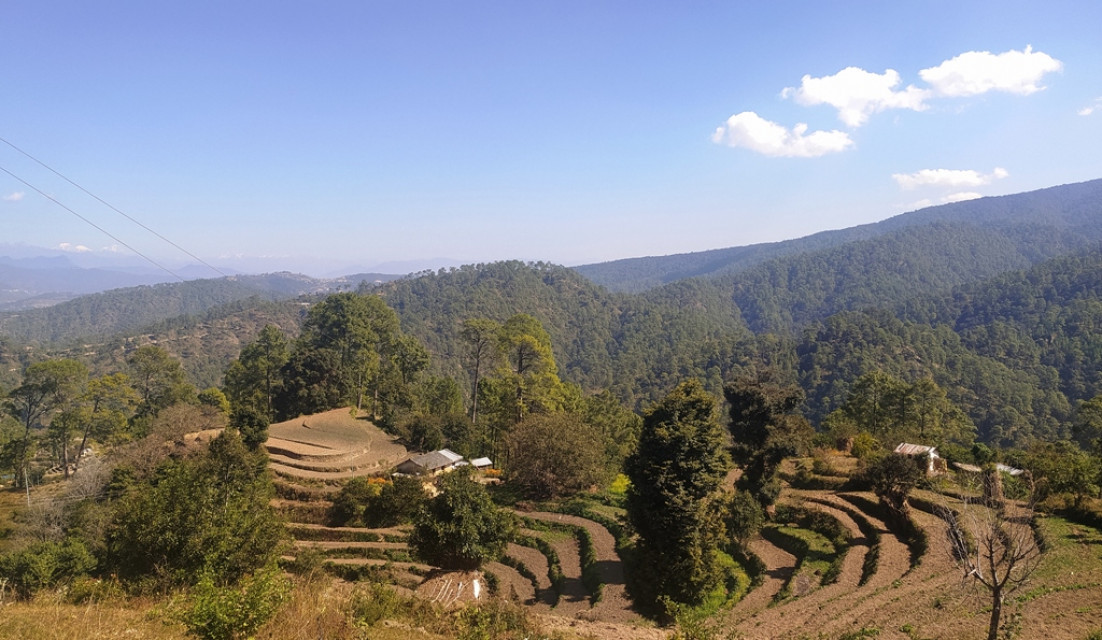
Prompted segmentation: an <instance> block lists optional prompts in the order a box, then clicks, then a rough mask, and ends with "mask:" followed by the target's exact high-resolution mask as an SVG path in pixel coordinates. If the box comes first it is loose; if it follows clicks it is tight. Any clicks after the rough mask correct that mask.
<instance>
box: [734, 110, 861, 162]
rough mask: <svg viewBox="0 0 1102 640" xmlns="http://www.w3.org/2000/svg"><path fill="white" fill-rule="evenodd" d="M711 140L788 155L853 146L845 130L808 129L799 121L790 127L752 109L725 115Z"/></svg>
mask: <svg viewBox="0 0 1102 640" xmlns="http://www.w3.org/2000/svg"><path fill="white" fill-rule="evenodd" d="M712 142H715V143H716V144H725V145H727V146H729V147H745V148H747V149H750V150H751V151H757V152H758V153H761V154H764V155H767V156H775V157H789V158H816V157H818V156H823V155H826V154H828V153H837V152H839V151H845V150H846V149H848V148H850V147H852V146H853V140H851V139H850V137H849V135H848V134H846V132H844V131H837V130H833V131H813V132H811V133H807V125H806V124H802V123H801V124H797V125H796V126H795V127H793V128H792V129H791V130H789V129H787V128H785V127H784V126H782V125H779V124H777V123H776V122H770V121H769V120H766V119H765V118H762V117H761V116H759V115H758V114H756V113H754V112H753V111H743V112H742V113H738V114H735V115H733V116H731V117H730V118H728V119H727V122H725V123H724V124H723V125H722V126H720V127H718V128H717V129H716V131H715V133H714V134H712Z"/></svg>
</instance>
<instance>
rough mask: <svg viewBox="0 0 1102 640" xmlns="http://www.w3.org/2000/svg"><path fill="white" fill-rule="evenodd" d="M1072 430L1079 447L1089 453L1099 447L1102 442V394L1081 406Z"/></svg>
mask: <svg viewBox="0 0 1102 640" xmlns="http://www.w3.org/2000/svg"><path fill="white" fill-rule="evenodd" d="M1071 429H1072V431H1071V432H1072V434H1073V435H1074V436H1075V441H1076V442H1078V443H1079V446H1081V447H1083V448H1084V449H1086V450H1088V451H1090V450H1091V449H1093V448H1095V447H1096V446H1097V444H1098V443H1099V441H1100V440H1102V394H1099V395H1097V396H1095V397H1093V398H1091V399H1090V400H1086V401H1084V402H1082V403H1081V404H1080V405H1079V408H1078V409H1076V411H1075V420H1074V421H1073V422H1072V427H1071Z"/></svg>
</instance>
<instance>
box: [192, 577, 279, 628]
mask: <svg viewBox="0 0 1102 640" xmlns="http://www.w3.org/2000/svg"><path fill="white" fill-rule="evenodd" d="M289 592H290V582H288V581H287V579H286V578H284V577H283V576H282V575H281V574H280V571H279V568H278V567H277V566H276V565H275V564H274V563H273V564H270V565H268V566H267V567H265V568H264V569H261V570H260V571H258V572H256V573H254V574H253V575H251V576H247V577H246V578H244V579H242V580H241V581H240V582H239V583H238V584H237V586H235V587H219V586H216V585H215V582H214V579H213V578H212V577H211V575H210V574H209V573H204V574H203V576H202V577H201V578H200V579H199V583H198V584H197V585H196V586H195V588H194V590H193V591H192V593H191V595H190V597H189V605H188V606H187V608H186V609H185V611H184V612H183V615H182V616H181V618H182V621H183V623H184V624H185V625H186V626H187V628H188V630H189V631H191V632H192V633H194V634H195V635H197V636H199V637H201V638H206V639H207V640H235V639H236V638H242V637H248V636H251V635H252V634H254V633H255V632H256V630H257V629H259V628H260V627H261V625H263V624H264V623H265V622H267V621H268V619H270V618H271V617H272V615H274V614H275V612H276V611H277V610H278V609H279V607H280V606H281V605H282V604H283V603H284V601H286V599H287V596H288V594H289Z"/></svg>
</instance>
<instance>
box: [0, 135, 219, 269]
mask: <svg viewBox="0 0 1102 640" xmlns="http://www.w3.org/2000/svg"><path fill="white" fill-rule="evenodd" d="M0 142H3V143H4V144H6V145H8V146H9V147H11V148H12V149H15V150H16V151H18V152H19V153H21V154H23V155H24V156H26V157H28V158H30V159H31V160H33V161H35V162H37V163H38V164H39V165H40V166H42V167H43V168H45V169H46V170H47V171H49V172H50V173H53V174H54V175H56V176H57V177H59V178H61V179H62V180H64V181H65V182H68V183H69V184H71V185H73V186H74V187H76V188H77V189H80V190H81V191H83V192H84V193H85V194H87V195H89V196H91V197H92V198H95V199H96V200H97V201H98V202H99V203H100V204H102V205H104V206H105V207H107V208H108V209H111V210H112V211H114V212H115V213H117V214H119V215H120V216H122V217H124V218H126V219H127V220H129V221H131V222H133V223H134V224H136V225H138V226H139V227H141V228H142V229H145V230H146V231H148V232H149V233H152V234H153V235H155V236H157V237H158V238H160V239H161V240H164V241H165V242H167V243H168V244H170V245H172V246H174V247H176V248H177V249H179V250H180V251H181V252H183V253H186V254H187V255H189V256H191V257H192V258H193V259H195V260H198V261H199V262H201V263H202V264H203V265H205V266H207V267H208V268H210V269H211V270H213V271H214V272H215V273H218V274H219V275H221V276H228V274H226V273H223V272H222V270H221V269H219V268H218V267H216V266H214V265H212V264H210V263H209V262H207V261H206V260H203V259H202V258H200V257H199V256H197V255H195V254H194V253H192V252H190V251H188V250H187V249H185V248H183V247H181V246H180V245H178V244H176V243H175V242H173V241H171V240H169V239H168V238H166V237H164V236H162V235H161V234H159V233H157V232H156V231H154V230H153V229H150V228H149V227H147V226H146V225H144V224H142V223H141V222H140V221H139V220H136V219H134V218H133V217H131V216H129V215H127V214H126V213H125V212H123V211H121V210H120V209H119V208H118V207H116V206H115V205H113V204H111V203H110V202H107V201H106V200H104V199H103V198H101V197H99V196H97V195H96V194H94V193H92V192H91V191H89V190H87V189H85V188H84V187H82V186H80V185H79V184H77V183H76V182H74V181H72V180H70V179H69V178H68V177H66V176H65V175H64V174H62V173H61V172H60V171H57V170H56V169H54V168H53V167H51V166H50V165H48V164H46V163H45V162H42V161H41V160H39V159H38V158H36V157H34V156H32V155H31V154H29V153H27V152H26V151H24V150H23V149H20V148H19V147H17V146H15V145H14V144H12V143H11V142H9V141H8V140H7V139H5V138H3V137H0ZM9 175H10V174H9ZM24 184H26V183H24ZM36 191H37V189H36ZM39 193H41V192H39ZM55 202H56V201H55ZM96 228H97V229H99V227H96ZM101 231H102V229H101ZM105 233H106V232H105ZM131 251H133V249H131ZM135 253H137V252H136V251H135ZM138 255H141V254H140V253H139V254H138ZM142 257H145V256H142ZM157 266H160V265H157ZM161 268H162V269H163V268H164V267H161ZM166 271H167V269H166ZM173 275H175V274H173ZM177 277H179V276H177Z"/></svg>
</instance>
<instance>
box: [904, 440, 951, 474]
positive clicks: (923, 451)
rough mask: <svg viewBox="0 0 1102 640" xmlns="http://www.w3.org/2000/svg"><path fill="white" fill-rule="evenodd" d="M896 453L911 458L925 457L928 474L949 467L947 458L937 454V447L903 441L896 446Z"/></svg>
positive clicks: (939, 471)
mask: <svg viewBox="0 0 1102 640" xmlns="http://www.w3.org/2000/svg"><path fill="white" fill-rule="evenodd" d="M895 453H898V454H899V455H903V456H907V457H909V458H925V459H926V474H927V475H934V474H936V473H941V472H942V471H946V470H947V469H948V467H947V466H946V465H945V459H944V458H942V457H941V456H939V455H938V454H937V447H928V446H926V445H922V444H911V443H909V442H901V443H899V446H898V447H896V448H895Z"/></svg>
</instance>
